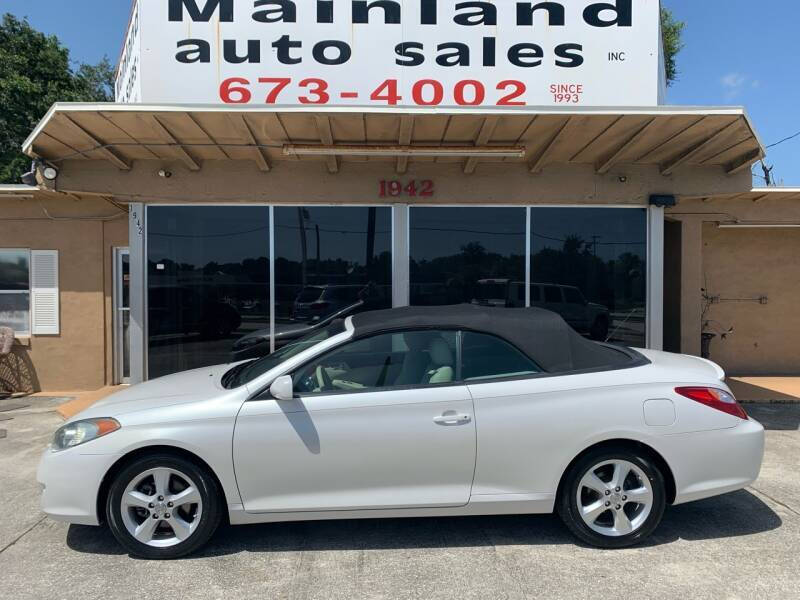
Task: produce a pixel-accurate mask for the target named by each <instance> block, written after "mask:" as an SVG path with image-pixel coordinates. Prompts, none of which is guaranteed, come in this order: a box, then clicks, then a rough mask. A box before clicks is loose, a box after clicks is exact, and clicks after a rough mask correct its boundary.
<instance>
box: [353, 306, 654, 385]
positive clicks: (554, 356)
mask: <svg viewBox="0 0 800 600" xmlns="http://www.w3.org/2000/svg"><path fill="white" fill-rule="evenodd" d="M353 327H354V328H355V336H356V337H363V336H366V335H371V334H375V333H380V332H385V331H396V330H401V329H460V330H468V331H475V332H480V333H488V334H491V335H495V336H497V337H500V338H502V339H504V340H506V341H507V342H509V343H511V344H513V345H514V346H516V347H517V348H518V349H519V350H521V351H522V352H523V353H525V354H526V355H527V356H528V357H530V358H531V359H532V360H533V361H534V362H536V364H538V365H539V366H540V367H541V368H542V369H544V370H545V371H547V372H548V373H564V372H570V371H588V370H604V369H620V368H626V367H633V366H637V365H640V364H647V362H648V361H647V359H646V358H645V357H644V356H642V355H641V354H639V353H638V352H634V351H633V350H630V349H628V348H622V347H617V346H612V345H609V344H601V343H598V342H593V341H591V340H587V339H586V338H584V337H582V336H581V335H579V334H578V333H577V332H576V331H575V330H574V329H572V328H571V327H570V326H569V325H567V323H566V322H565V321H564V319H562V318H561V317H560V316H559V315H557V314H556V313H554V312H551V311H549V310H543V309H541V308H508V309H506V308H493V307H484V306H476V305H472V304H461V305H456V306H430V307H428V306H419V307H417V306H412V307H406V308H393V309H389V310H380V311H374V312H366V313H361V314H357V315H355V316H353Z"/></svg>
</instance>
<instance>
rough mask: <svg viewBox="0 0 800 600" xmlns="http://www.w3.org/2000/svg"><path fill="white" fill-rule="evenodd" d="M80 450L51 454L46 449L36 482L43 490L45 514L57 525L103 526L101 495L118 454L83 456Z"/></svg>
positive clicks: (74, 449)
mask: <svg viewBox="0 0 800 600" xmlns="http://www.w3.org/2000/svg"><path fill="white" fill-rule="evenodd" d="M79 450H80V448H73V449H70V450H64V451H62V452H51V451H50V449H49V448H48V449H46V450H45V451H44V453H43V454H42V459H41V461H40V462H39V469H38V470H37V472H36V479H37V480H38V482H39V484H40V485H41V486H42V510H43V511H44V512H45V514H47V516H49V517H51V518H52V519H55V520H56V521H65V522H67V523H74V524H76V525H99V524H100V515H98V514H97V494H98V492H99V491H100V484H101V483H102V481H103V477H104V475H105V474H106V473H107V472H108V470H109V469H110V468H111V466H112V465H113V464H114V463H115V462H116V461H117V459H118V458H119V455H116V454H80V452H79Z"/></svg>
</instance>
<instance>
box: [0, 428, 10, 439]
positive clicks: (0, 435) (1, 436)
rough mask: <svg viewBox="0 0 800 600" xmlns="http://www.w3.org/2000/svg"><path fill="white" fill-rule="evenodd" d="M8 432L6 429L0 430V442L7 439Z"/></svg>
mask: <svg viewBox="0 0 800 600" xmlns="http://www.w3.org/2000/svg"><path fill="white" fill-rule="evenodd" d="M6 435H8V432H7V431H6V430H5V429H0V440H2V439H5V437H6Z"/></svg>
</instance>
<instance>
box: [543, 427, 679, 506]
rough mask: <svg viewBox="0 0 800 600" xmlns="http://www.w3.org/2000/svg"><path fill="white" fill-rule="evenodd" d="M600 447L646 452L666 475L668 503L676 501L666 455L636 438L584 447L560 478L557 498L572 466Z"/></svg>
mask: <svg viewBox="0 0 800 600" xmlns="http://www.w3.org/2000/svg"><path fill="white" fill-rule="evenodd" d="M600 449H602V450H606V449H615V450H626V451H630V452H638V453H643V454H645V455H646V456H647V457H648V458H650V460H652V461H653V464H654V465H655V466H656V467H657V468H658V470H659V471H660V472H661V475H662V476H663V477H664V484H665V485H666V493H667V504H672V503H673V502H675V495H676V489H677V488H676V484H675V475H674V474H673V473H672V469H671V468H670V466H669V464H668V463H667V461H666V460H664V457H663V456H661V454H660V453H659V452H658V451H657V450H655V449H654V448H653V447H652V446H648V445H647V444H645V443H643V442H638V441H636V440H631V439H624V438H620V439H613V440H605V441H602V442H598V443H596V444H593V445H591V446H589V447H587V448H584V449H583V450H582V451H581V452H580V453H578V455H577V456H575V458H573V459H572V460H571V461H570V463H569V464H568V465H567V466H566V468H565V469H564V470H563V472H562V473H561V478H560V479H559V482H558V488H557V490H556V499H558V498H560V497H561V493H562V491H563V486H564V482H565V481H566V478H567V475H568V473H569V472H570V470H571V469H572V467H573V466H574V465H575V464H576V463H577V462H578V461H580V460H581V459H582V458H583V457H584V456H586V455H587V454H589V453H590V452H594V451H596V450H600Z"/></svg>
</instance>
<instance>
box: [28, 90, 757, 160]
mask: <svg viewBox="0 0 800 600" xmlns="http://www.w3.org/2000/svg"><path fill="white" fill-rule="evenodd" d="M100 111H103V112H109V113H114V112H116V113H124V112H161V113H169V112H227V113H244V114H247V113H310V114H324V113H328V114H348V113H349V114H358V113H362V114H393V115H397V114H401V115H402V114H408V115H459V114H460V115H537V114H548V115H576V116H578V115H618V114H629V115H670V116H671V115H676V116H677V115H703V116H714V115H738V116H741V117H743V118H744V120H745V122H746V123H747V126H748V128H749V129H750V131H751V133H752V134H753V137H754V138H755V139H756V141H757V142H758V144H759V147H760V148H761V153H762V156H764V155H766V150H765V148H764V144H763V143H762V141H761V139H760V137H759V136H758V133H757V131H756V129H755V127H753V124H752V121H751V120H750V117H749V115H748V114H747V111H746V110H745V109H744V107H742V106H668V105H665V106H608V107H597V106H577V107H558V106H524V107H511V108H509V107H494V106H489V107H475V108H438V107H424V106H419V107H417V106H409V107H403V108H397V107H382V106H360V105H359V106H328V107H324V108H320V107H318V106H280V107H278V106H263V105H262V106H249V105H248V106H231V105H225V104H223V105H221V104H168V103H167V104H128V103H118V102H56V103H55V104H53V105H52V106H51V107H50V109H49V110H48V111H47V113H46V114H45V115H44V117H43V118H42V119H41V121H39V123H38V124H37V125H36V128H35V129H34V130H33V131H32V132H31V134H30V135H29V136H28V137H27V139H26V140H25V142H24V143H23V144H22V152H23V153H24V154H26V155H28V156H31V155H32V147H33V142H34V140H35V139H36V138H37V137H38V136H39V134H40V133H41V132H42V130H44V128H45V127H46V126H47V125H48V123H49V122H50V121H51V120H52V119H53V117H54V116H55V115H56V114H57V113H60V112H100Z"/></svg>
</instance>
